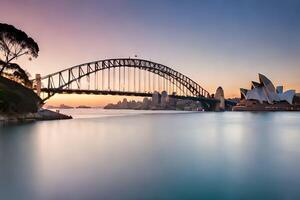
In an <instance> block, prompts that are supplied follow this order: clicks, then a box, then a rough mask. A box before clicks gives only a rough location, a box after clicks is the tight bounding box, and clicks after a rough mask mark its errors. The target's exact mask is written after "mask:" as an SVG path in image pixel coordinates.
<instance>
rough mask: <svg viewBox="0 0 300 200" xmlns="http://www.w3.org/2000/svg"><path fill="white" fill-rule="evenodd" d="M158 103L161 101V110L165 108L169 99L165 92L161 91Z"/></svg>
mask: <svg viewBox="0 0 300 200" xmlns="http://www.w3.org/2000/svg"><path fill="white" fill-rule="evenodd" d="M160 101H161V102H160V104H161V106H162V107H163V108H165V107H167V105H168V102H169V98H168V93H167V92H166V91H162V93H161V98H160Z"/></svg>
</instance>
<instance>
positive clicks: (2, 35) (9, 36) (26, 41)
mask: <svg viewBox="0 0 300 200" xmlns="http://www.w3.org/2000/svg"><path fill="white" fill-rule="evenodd" d="M38 52H39V47H38V44H37V43H36V42H35V41H34V40H33V39H32V38H31V37H29V36H28V35H27V34H26V33H25V32H24V31H22V30H19V29H16V28H15V27H14V26H12V25H9V24H3V23H0V53H1V54H0V55H1V57H2V58H0V60H2V61H3V62H4V63H5V64H4V65H3V66H2V68H1V70H0V74H1V73H2V72H3V70H4V69H5V68H6V67H8V65H9V63H10V62H11V61H12V60H14V59H16V58H18V57H20V56H23V55H29V56H32V57H35V58H36V57H37V56H38Z"/></svg>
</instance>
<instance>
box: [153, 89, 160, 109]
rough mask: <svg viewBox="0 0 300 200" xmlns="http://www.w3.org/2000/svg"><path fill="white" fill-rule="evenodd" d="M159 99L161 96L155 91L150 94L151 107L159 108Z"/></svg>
mask: <svg viewBox="0 0 300 200" xmlns="http://www.w3.org/2000/svg"><path fill="white" fill-rule="evenodd" d="M160 97H161V95H160V94H159V92H157V91H155V92H154V93H153V94H152V105H153V106H159V105H160Z"/></svg>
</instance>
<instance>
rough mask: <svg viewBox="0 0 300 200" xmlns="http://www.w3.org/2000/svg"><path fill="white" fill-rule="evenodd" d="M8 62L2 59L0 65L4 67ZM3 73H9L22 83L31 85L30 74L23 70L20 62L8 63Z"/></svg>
mask: <svg viewBox="0 0 300 200" xmlns="http://www.w3.org/2000/svg"><path fill="white" fill-rule="evenodd" d="M5 64H6V63H5V62H3V61H2V60H0V67H3V66H4V65H5ZM2 73H3V75H5V74H9V75H10V76H13V77H14V78H15V79H17V80H18V81H17V82H19V83H22V84H23V85H25V86H28V87H31V81H30V80H29V77H30V74H29V73H28V72H27V71H25V70H23V69H22V68H21V67H20V66H19V65H18V64H16V63H9V64H7V66H6V68H5V70H4V71H3V72H2Z"/></svg>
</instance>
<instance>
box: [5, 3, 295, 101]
mask: <svg viewBox="0 0 300 200" xmlns="http://www.w3.org/2000/svg"><path fill="white" fill-rule="evenodd" d="M0 20H1V22H2V23H3V22H4V23H9V24H13V25H14V26H15V27H17V28H20V29H22V30H24V31H25V32H26V33H28V34H29V35H30V36H31V37H33V38H34V39H35V40H36V41H37V42H38V44H39V46H40V54H39V57H38V58H37V59H34V60H32V61H28V60H27V59H26V60H25V59H19V60H18V62H19V63H20V64H22V66H23V67H24V68H25V69H27V70H28V71H30V72H31V74H35V73H41V74H42V75H46V74H48V73H51V72H56V71H58V70H60V69H63V68H66V67H70V66H73V65H77V64H80V63H84V62H88V61H93V60H99V59H104V58H115V57H129V56H133V55H135V54H137V55H138V56H139V57H140V58H144V59H151V60H152V61H155V62H159V63H161V64H164V65H167V66H170V67H172V68H174V69H175V70H178V71H180V72H181V73H183V74H185V75H187V76H189V77H190V78H192V79H193V80H195V81H196V82H198V83H199V84H200V85H201V86H203V87H204V88H205V89H207V90H208V91H209V92H210V93H214V92H215V90H216V88H217V87H218V86H222V87H223V88H224V90H225V95H226V96H227V97H234V96H239V88H240V87H245V88H247V87H250V81H251V80H257V73H263V74H265V75H266V76H267V77H269V78H270V79H271V80H273V82H274V83H275V85H278V84H281V85H283V86H284V87H285V89H296V90H297V92H300V78H299V77H300V1H297V0H282V1H277V0H273V1H271V0H270V1H264V0H248V1H246V0H244V1H243V0H226V1H225V0H199V1H176V0H169V1H163V0H160V1H156V0H151V1H146V0H144V1H143V0H136V1H133V0H132V1H129V0H110V1H92V0H86V1H79V0H78V1H77V0H72V1H71V0H69V1H62V0H51V1H46V0H45V1H43V0H22V1H21V0H20V1H16V0H1V6H0ZM117 99H118V98H116V97H109V96H106V97H104V96H98V97H95V96H75V95H72V96H70V97H67V96H65V95H60V96H56V97H55V98H53V99H52V100H50V102H49V103H53V104H58V103H68V102H69V103H70V104H72V105H78V104H82V103H85V104H90V105H103V104H105V103H106V102H108V101H115V100H117Z"/></svg>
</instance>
